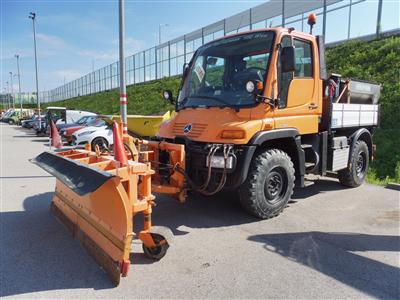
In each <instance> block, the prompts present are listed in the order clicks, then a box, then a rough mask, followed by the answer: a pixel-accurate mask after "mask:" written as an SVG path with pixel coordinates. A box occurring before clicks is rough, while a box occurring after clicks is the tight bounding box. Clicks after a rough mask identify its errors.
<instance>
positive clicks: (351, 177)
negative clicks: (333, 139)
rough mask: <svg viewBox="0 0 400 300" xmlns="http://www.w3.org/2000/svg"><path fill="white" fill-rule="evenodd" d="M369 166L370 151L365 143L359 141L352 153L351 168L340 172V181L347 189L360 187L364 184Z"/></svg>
mask: <svg viewBox="0 0 400 300" xmlns="http://www.w3.org/2000/svg"><path fill="white" fill-rule="evenodd" d="M368 166H369V150H368V146H367V144H366V143H365V142H364V141H357V142H356V143H355V145H354V148H353V150H352V152H351V153H350V163H349V166H348V167H347V168H346V169H344V170H340V171H339V172H338V177H339V181H340V183H341V184H342V185H344V186H347V187H352V188H354V187H358V186H360V185H361V184H363V182H364V180H365V176H366V175H367V172H368Z"/></svg>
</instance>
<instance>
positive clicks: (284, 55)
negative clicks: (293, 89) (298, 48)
mask: <svg viewBox="0 0 400 300" xmlns="http://www.w3.org/2000/svg"><path fill="white" fill-rule="evenodd" d="M281 67H282V73H286V72H293V71H295V69H296V59H295V55H294V47H293V46H289V47H283V48H282V52H281Z"/></svg>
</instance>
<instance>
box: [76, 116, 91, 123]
mask: <svg viewBox="0 0 400 300" xmlns="http://www.w3.org/2000/svg"><path fill="white" fill-rule="evenodd" d="M88 118H89V117H88V116H85V117H82V118H80V119H79V120H78V121H76V124H85V123H86V121H87V119H88Z"/></svg>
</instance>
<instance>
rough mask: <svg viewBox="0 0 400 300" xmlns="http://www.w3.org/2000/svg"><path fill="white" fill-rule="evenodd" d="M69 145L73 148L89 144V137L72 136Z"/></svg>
mask: <svg viewBox="0 0 400 300" xmlns="http://www.w3.org/2000/svg"><path fill="white" fill-rule="evenodd" d="M71 144H72V145H73V146H77V145H85V144H89V137H87V136H76V135H75V134H73V135H72V138H71Z"/></svg>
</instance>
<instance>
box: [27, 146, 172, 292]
mask: <svg viewBox="0 0 400 300" xmlns="http://www.w3.org/2000/svg"><path fill="white" fill-rule="evenodd" d="M32 162H33V163H35V164H37V165H38V166H40V167H41V168H43V169H44V170H46V171H47V172H49V173H50V174H52V175H54V176H55V177H56V179H57V180H56V187H55V192H54V196H53V202H52V204H51V211H52V212H53V213H54V214H55V216H56V217H57V218H58V219H59V220H60V221H61V222H62V223H63V224H64V225H65V226H66V228H67V229H69V230H70V231H71V233H72V235H73V236H74V237H75V238H76V239H78V240H79V241H80V242H81V244H82V245H83V246H84V247H85V248H86V249H87V251H88V252H89V253H90V254H91V255H92V256H93V258H94V259H95V260H96V261H97V263H98V264H99V265H100V266H101V267H102V269H103V270H104V271H105V272H106V273H107V274H108V275H109V277H110V279H111V281H112V282H113V283H114V284H116V285H118V284H119V282H120V277H121V276H122V277H124V276H127V274H128V270H129V267H130V250H131V243H132V238H133V237H134V235H135V234H134V232H133V225H132V223H133V220H132V218H133V216H135V215H136V214H137V213H139V212H141V213H143V215H144V226H143V230H142V231H140V233H139V234H138V237H139V239H141V240H142V241H143V250H145V254H147V255H148V256H151V255H154V257H152V258H157V259H160V258H161V257H162V256H163V255H164V254H165V252H166V249H167V248H168V243H167V241H166V240H165V238H164V237H162V236H161V237H160V235H157V234H155V233H154V232H151V211H152V205H153V201H154V198H155V197H154V196H153V195H152V194H151V175H152V174H153V173H154V171H152V169H151V166H150V163H140V162H135V161H128V164H127V165H126V166H121V164H120V163H119V162H118V161H116V160H114V157H111V156H104V155H100V154H99V153H95V152H91V151H88V150H68V151H63V152H56V153H50V152H44V153H42V154H40V155H39V156H38V157H36V158H35V159H33V160H32Z"/></svg>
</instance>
